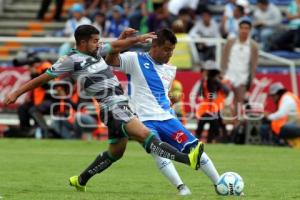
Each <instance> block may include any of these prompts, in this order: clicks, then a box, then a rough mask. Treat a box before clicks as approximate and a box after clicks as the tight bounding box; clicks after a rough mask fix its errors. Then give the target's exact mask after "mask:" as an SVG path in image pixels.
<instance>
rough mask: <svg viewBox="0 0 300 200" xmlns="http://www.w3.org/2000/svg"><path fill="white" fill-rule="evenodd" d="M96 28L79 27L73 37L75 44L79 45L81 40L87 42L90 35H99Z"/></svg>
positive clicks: (89, 26)
mask: <svg viewBox="0 0 300 200" xmlns="http://www.w3.org/2000/svg"><path fill="white" fill-rule="evenodd" d="M99 33H100V32H99V31H98V29H97V28H95V27H94V26H92V25H87V24H86V25H80V26H78V27H77V28H76V30H75V33H74V37H75V41H76V44H79V43H80V41H81V40H86V41H87V40H89V39H90V38H91V35H94V34H99Z"/></svg>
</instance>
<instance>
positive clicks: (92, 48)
mask: <svg viewBox="0 0 300 200" xmlns="http://www.w3.org/2000/svg"><path fill="white" fill-rule="evenodd" d="M99 47H100V44H99V35H98V34H93V35H91V38H90V39H89V40H88V42H87V51H88V53H89V54H90V55H92V56H97V53H98V50H99Z"/></svg>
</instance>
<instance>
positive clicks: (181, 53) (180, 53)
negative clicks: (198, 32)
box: [169, 19, 197, 69]
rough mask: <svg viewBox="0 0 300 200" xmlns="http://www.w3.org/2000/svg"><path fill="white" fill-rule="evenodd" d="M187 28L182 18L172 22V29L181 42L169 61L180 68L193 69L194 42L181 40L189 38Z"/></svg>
mask: <svg viewBox="0 0 300 200" xmlns="http://www.w3.org/2000/svg"><path fill="white" fill-rule="evenodd" d="M185 29H186V27H185V24H184V23H183V22H182V21H181V20H180V19H178V20H175V21H174V22H173V24H172V30H173V31H174V33H175V35H176V38H177V40H179V42H178V43H177V45H176V47H175V49H174V50H173V55H172V57H171V58H170V61H169V62H170V63H172V65H174V66H177V67H178V68H179V69H191V68H192V65H193V54H192V52H191V45H193V43H191V42H188V41H180V40H188V39H189V35H188V34H187V33H186V32H185ZM196 53H197V52H196ZM196 56H197V55H196Z"/></svg>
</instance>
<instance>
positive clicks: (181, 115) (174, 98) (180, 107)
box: [169, 80, 186, 125]
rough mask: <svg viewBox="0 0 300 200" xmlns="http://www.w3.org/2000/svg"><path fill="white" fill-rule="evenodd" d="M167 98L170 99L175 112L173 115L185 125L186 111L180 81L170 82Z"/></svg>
mask: <svg viewBox="0 0 300 200" xmlns="http://www.w3.org/2000/svg"><path fill="white" fill-rule="evenodd" d="M169 98H170V100H171V104H172V109H173V111H174V112H175V113H174V115H175V116H176V117H177V118H178V119H179V120H180V121H181V123H182V124H184V125H185V124H186V112H185V107H184V93H183V86H182V83H181V82H180V81H178V80H174V81H173V82H172V86H171V90H170V92H169Z"/></svg>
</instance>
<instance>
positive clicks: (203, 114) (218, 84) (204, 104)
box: [196, 60, 229, 143]
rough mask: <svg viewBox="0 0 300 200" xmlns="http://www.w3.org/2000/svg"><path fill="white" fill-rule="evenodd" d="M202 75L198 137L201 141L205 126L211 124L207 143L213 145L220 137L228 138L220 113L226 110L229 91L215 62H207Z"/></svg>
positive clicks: (199, 92)
mask: <svg viewBox="0 0 300 200" xmlns="http://www.w3.org/2000/svg"><path fill="white" fill-rule="evenodd" d="M201 73H202V77H203V78H202V80H201V83H200V86H199V89H198V96H199V104H198V107H197V110H196V118H197V119H198V127H197V129H196V137H197V138H199V139H200V138H201V136H202V132H203V129H204V125H205V124H209V125H210V126H209V131H208V136H207V142H208V143H211V142H212V141H213V140H214V139H216V137H218V136H222V137H224V138H226V136H227V134H226V129H225V125H224V123H223V119H222V117H221V115H220V112H221V111H222V110H223V108H224V102H225V98H226V96H227V95H228V93H229V89H228V88H227V87H226V86H225V84H223V83H222V80H221V79H222V78H221V71H220V68H219V67H218V66H217V64H216V63H215V62H214V61H212V60H208V61H206V62H205V63H204V66H203V67H202V69H201ZM220 139H221V138H220Z"/></svg>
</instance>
